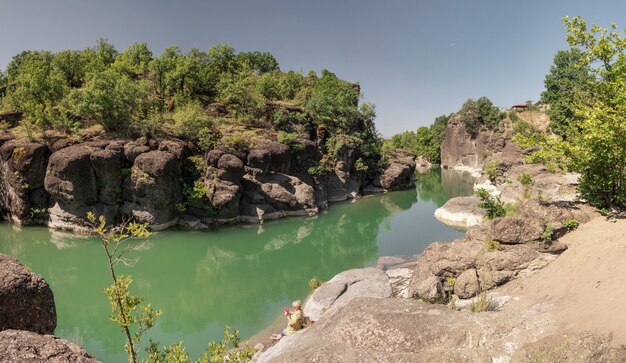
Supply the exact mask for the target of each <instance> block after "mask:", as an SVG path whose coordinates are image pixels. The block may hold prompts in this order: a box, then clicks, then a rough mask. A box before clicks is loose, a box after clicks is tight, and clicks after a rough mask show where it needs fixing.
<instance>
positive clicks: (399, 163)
mask: <svg viewBox="0 0 626 363" xmlns="http://www.w3.org/2000/svg"><path fill="white" fill-rule="evenodd" d="M415 165H416V164H415V154H413V153H411V152H409V151H406V150H402V149H397V150H396V151H395V153H394V154H393V156H392V157H391V160H390V162H389V166H388V167H387V169H385V171H384V172H383V174H382V175H381V176H380V178H379V183H380V184H379V185H375V186H380V187H382V188H383V189H385V190H398V189H406V188H410V187H413V186H415Z"/></svg>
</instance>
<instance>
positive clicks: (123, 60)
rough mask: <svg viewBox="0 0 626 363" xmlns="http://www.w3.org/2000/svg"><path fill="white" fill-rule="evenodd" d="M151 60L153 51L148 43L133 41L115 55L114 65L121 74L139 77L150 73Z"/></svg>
mask: <svg viewBox="0 0 626 363" xmlns="http://www.w3.org/2000/svg"><path fill="white" fill-rule="evenodd" d="M151 60H152V51H151V50H150V48H148V45H147V44H146V43H133V44H131V45H130V46H128V48H126V50H125V51H124V52H122V53H121V54H119V55H118V56H117V57H115V61H114V62H113V65H112V67H113V69H115V70H116V71H118V72H119V73H121V74H125V75H127V76H128V77H130V78H132V79H137V78H139V77H143V76H145V75H146V74H147V73H148V65H149V64H150V61H151Z"/></svg>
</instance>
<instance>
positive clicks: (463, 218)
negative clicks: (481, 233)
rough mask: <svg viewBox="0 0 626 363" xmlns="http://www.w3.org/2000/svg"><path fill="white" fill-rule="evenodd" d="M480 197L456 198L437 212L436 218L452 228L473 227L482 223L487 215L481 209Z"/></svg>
mask: <svg viewBox="0 0 626 363" xmlns="http://www.w3.org/2000/svg"><path fill="white" fill-rule="evenodd" d="M479 204H480V199H478V197H473V196H472V197H456V198H451V199H449V200H448V201H447V202H446V204H444V205H443V206H441V208H438V209H437V210H435V218H437V219H438V220H440V221H442V222H443V223H445V224H448V225H452V226H461V227H471V226H474V225H477V224H479V223H481V222H482V220H483V219H484V218H485V215H486V214H487V213H486V212H485V210H484V209H482V208H480V207H479V206H478V205H479Z"/></svg>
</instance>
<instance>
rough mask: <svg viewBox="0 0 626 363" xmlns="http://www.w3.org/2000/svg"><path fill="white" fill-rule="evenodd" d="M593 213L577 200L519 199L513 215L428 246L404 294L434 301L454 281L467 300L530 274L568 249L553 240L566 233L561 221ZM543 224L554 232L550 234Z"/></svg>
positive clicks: (581, 219)
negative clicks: (456, 238) (452, 238)
mask: <svg viewBox="0 0 626 363" xmlns="http://www.w3.org/2000/svg"><path fill="white" fill-rule="evenodd" d="M596 215H597V213H596V212H595V211H594V210H593V208H591V207H589V206H585V205H581V204H573V203H560V204H559V203H555V204H549V205H544V204H541V203H539V202H536V201H525V202H522V203H520V204H519V206H518V209H517V212H516V214H515V215H513V216H510V217H503V218H498V219H495V220H492V221H488V222H486V223H484V224H483V225H476V226H474V227H471V228H470V229H469V230H468V231H467V233H466V235H465V237H463V238H461V239H458V240H455V241H453V242H449V243H440V242H438V243H433V244H431V245H430V246H428V247H427V248H426V249H425V250H424V252H422V254H421V255H420V257H419V259H418V261H417V263H416V264H415V267H414V272H413V276H412V278H411V283H410V286H409V294H410V295H412V296H416V297H419V298H422V299H424V300H426V301H435V300H437V299H439V298H442V297H443V296H445V295H446V293H447V290H446V283H448V284H449V281H454V280H450V279H456V283H455V285H454V287H453V289H454V293H455V294H457V295H459V297H462V298H469V297H472V296H475V295H476V294H477V293H478V292H479V291H482V290H487V289H491V288H493V287H496V286H498V285H501V284H503V283H505V282H507V281H509V280H512V279H514V278H517V277H519V276H526V275H528V274H531V273H532V272H533V271H536V270H538V269H540V268H542V267H544V266H546V265H547V264H548V263H549V262H550V261H552V260H553V259H554V258H556V255H558V254H559V253H561V252H563V251H564V250H565V249H566V248H567V246H565V245H564V244H562V243H560V242H559V241H558V238H559V237H560V236H562V235H563V234H564V233H566V232H567V228H566V227H565V225H564V224H563V222H564V221H565V220H566V219H575V220H577V221H578V222H579V223H585V222H587V221H589V220H591V218H593V217H594V216H596ZM547 226H550V228H551V229H552V230H553V233H552V235H551V236H550V237H549V238H547V237H546V236H545V230H546V228H547ZM456 284H458V285H456Z"/></svg>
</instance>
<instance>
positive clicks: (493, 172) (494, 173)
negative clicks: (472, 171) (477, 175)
mask: <svg viewBox="0 0 626 363" xmlns="http://www.w3.org/2000/svg"><path fill="white" fill-rule="evenodd" d="M485 174H487V178H489V181H491V182H492V183H495V182H496V178H497V177H498V162H497V161H492V162H490V163H488V164H487V165H485Z"/></svg>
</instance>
